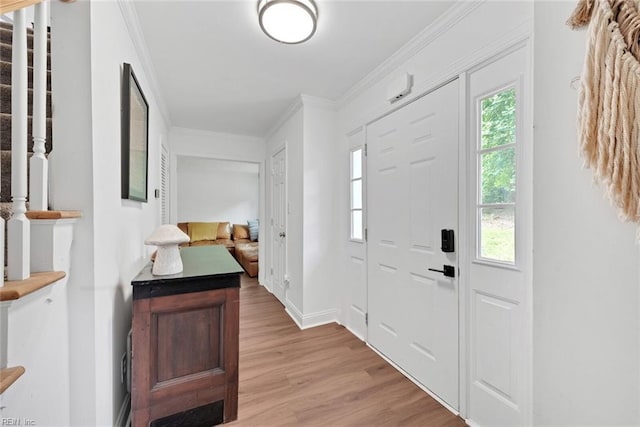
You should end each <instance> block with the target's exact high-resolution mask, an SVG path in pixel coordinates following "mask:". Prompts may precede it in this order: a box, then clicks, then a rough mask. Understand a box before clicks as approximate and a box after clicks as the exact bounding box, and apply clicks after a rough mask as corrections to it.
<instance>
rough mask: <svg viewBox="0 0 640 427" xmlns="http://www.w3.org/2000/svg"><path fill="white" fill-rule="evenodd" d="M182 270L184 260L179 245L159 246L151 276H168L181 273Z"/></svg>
mask: <svg viewBox="0 0 640 427" xmlns="http://www.w3.org/2000/svg"><path fill="white" fill-rule="evenodd" d="M182 268H183V267H182V258H181V257H180V250H179V248H178V245H177V244H170V245H164V246H158V252H157V253H156V260H155V262H154V263H153V268H152V269H151V274H153V275H154V276H168V275H170V274H177V273H180V272H181V271H182Z"/></svg>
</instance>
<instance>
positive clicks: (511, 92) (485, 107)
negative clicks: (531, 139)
mask: <svg viewBox="0 0 640 427" xmlns="http://www.w3.org/2000/svg"><path fill="white" fill-rule="evenodd" d="M480 108H481V132H480V135H481V136H480V139H481V144H480V148H481V149H483V150H484V149H487V148H492V147H498V146H501V145H505V144H512V143H515V142H516V90H515V89H514V88H511V89H507V90H504V91H502V92H499V93H496V94H495V95H493V96H490V97H488V98H484V99H483V100H482V101H481V106H480Z"/></svg>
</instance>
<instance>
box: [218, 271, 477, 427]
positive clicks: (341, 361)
mask: <svg viewBox="0 0 640 427" xmlns="http://www.w3.org/2000/svg"><path fill="white" fill-rule="evenodd" d="M239 369H240V371H239V372H240V373H239V375H240V388H239V403H238V420H237V421H234V422H233V423H229V424H228V425H229V426H266V427H268V426H311V427H312V426H365V425H366V426H423V427H458V426H464V425H465V423H464V421H463V420H462V419H461V418H459V417H457V416H455V415H453V414H452V413H451V412H449V411H448V410H447V409H445V408H444V407H443V406H442V405H440V404H439V403H438V402H437V401H435V400H434V399H433V398H431V397H430V396H429V395H428V394H426V393H425V392H423V391H422V390H420V389H419V388H418V387H417V386H416V385H415V384H413V383H412V382H411V381H409V380H408V379H407V378H405V377H404V376H403V375H402V374H400V373H399V372H398V371H397V370H396V369H394V368H393V367H392V366H391V365H389V364H388V363H387V362H386V361H384V360H383V359H382V358H381V357H380V356H378V355H377V354H376V353H375V352H373V351H372V350H371V349H370V348H368V347H367V346H366V345H365V344H364V343H363V342H361V341H360V340H358V339H357V338H356V337H355V336H353V335H352V334H351V333H349V332H348V331H347V330H346V329H345V328H343V327H342V326H339V325H336V324H329V325H324V326H319V327H317V328H312V329H306V330H304V331H301V330H300V329H298V327H297V326H296V325H295V324H294V323H293V321H292V320H291V318H290V317H289V316H288V315H287V314H286V313H285V311H284V307H283V306H282V304H280V302H279V301H278V300H277V299H276V298H275V297H274V296H273V295H271V294H269V292H267V291H266V290H265V289H264V288H263V287H261V286H260V285H258V283H257V281H256V279H251V278H249V277H248V276H246V275H245V276H244V277H243V281H242V287H241V289H240V368H239Z"/></svg>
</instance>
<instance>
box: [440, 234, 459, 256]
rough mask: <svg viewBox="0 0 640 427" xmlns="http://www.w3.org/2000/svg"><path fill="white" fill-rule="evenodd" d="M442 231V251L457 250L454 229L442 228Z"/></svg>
mask: <svg viewBox="0 0 640 427" xmlns="http://www.w3.org/2000/svg"><path fill="white" fill-rule="evenodd" d="M440 233H441V246H440V249H442V252H455V250H456V244H455V242H454V240H455V238H454V233H453V230H440Z"/></svg>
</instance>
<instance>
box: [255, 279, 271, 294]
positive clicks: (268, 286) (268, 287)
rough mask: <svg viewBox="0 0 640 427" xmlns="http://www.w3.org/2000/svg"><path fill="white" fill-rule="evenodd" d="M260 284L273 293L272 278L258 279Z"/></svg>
mask: <svg viewBox="0 0 640 427" xmlns="http://www.w3.org/2000/svg"><path fill="white" fill-rule="evenodd" d="M258 284H259V285H261V286H262V287H263V288H265V289H266V290H267V291H269V293H270V294H273V287H272V286H271V280H267V279H265V280H264V281H262V282H261V281H260V280H258Z"/></svg>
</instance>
